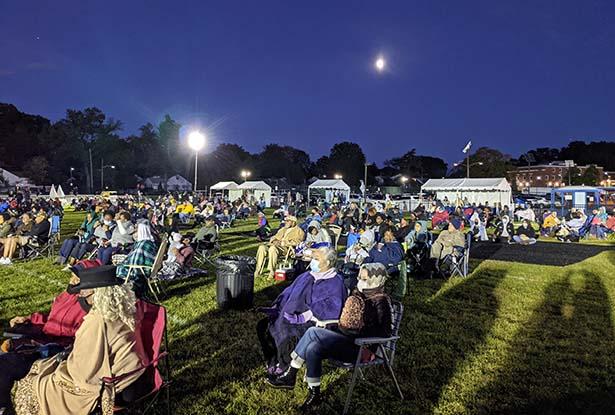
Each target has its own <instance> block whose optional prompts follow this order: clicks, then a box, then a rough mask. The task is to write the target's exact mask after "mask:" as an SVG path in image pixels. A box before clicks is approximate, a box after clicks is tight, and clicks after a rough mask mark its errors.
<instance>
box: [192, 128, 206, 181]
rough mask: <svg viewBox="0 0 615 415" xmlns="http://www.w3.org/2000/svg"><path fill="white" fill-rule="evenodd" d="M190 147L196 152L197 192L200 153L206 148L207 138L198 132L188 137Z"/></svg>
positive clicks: (193, 132)
mask: <svg viewBox="0 0 615 415" xmlns="http://www.w3.org/2000/svg"><path fill="white" fill-rule="evenodd" d="M188 147H190V148H191V149H193V150H194V191H195V192H196V184H197V169H198V164H199V151H201V149H202V148H203V147H205V136H204V135H203V134H202V133H201V132H200V131H198V130H196V131H192V132H191V133H190V134H189V135H188Z"/></svg>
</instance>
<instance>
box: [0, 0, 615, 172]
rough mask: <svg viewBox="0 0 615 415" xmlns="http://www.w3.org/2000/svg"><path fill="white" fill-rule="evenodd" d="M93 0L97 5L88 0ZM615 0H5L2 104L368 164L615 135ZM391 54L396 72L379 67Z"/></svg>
mask: <svg viewBox="0 0 615 415" xmlns="http://www.w3.org/2000/svg"><path fill="white" fill-rule="evenodd" d="M86 3H87V4H86ZM614 18H615V2H613V1H603V2H597V1H579V0H575V1H565V0H554V1H509V2H503V1H484V2H472V1H458V0H457V1H428V2H424V1H423V2H415V1H409V0H406V1H399V2H384V1H370V2H367V1H366V2H360V1H347V2H342V1H309V2H307V1H301V2H300V1H288V0H286V1H276V2H273V1H265V0H264V1H245V2H239V1H218V2H207V1H203V0H192V1H176V2H169V1H164V2H163V1H152V0H148V1H133V0H130V1H128V0H124V1H115V0H113V1H111V0H105V1H96V2H85V1H83V0H62V1H29V0H23V1H10V0H5V1H3V2H2V10H1V12H0V102H9V103H13V104H15V105H17V106H18V107H19V108H20V109H21V110H23V111H26V112H29V113H35V114H41V115H44V116H46V117H49V118H51V119H52V120H57V119H58V118H60V117H62V116H63V114H64V111H65V110H66V108H83V107H86V106H97V107H99V108H101V109H102V110H103V111H105V113H107V114H108V115H109V116H111V117H114V118H117V119H120V120H122V121H123V122H124V134H125V135H127V134H131V133H134V132H136V130H137V128H138V127H139V126H140V125H142V124H144V123H146V122H148V121H149V122H152V123H157V122H159V121H160V119H161V118H162V116H163V115H164V114H165V113H169V114H171V115H172V116H173V117H174V118H176V119H178V120H179V121H181V122H183V123H186V124H188V123H202V124H204V125H206V126H208V132H209V135H210V138H211V143H210V144H209V146H210V149H211V148H212V147H213V146H215V144H216V143H217V142H235V143H238V144H240V145H242V146H244V147H245V148H247V149H248V150H250V151H257V150H259V149H260V148H261V147H262V146H263V145H264V144H266V143H269V142H278V143H285V144H289V145H293V146H297V147H300V148H303V149H305V150H307V151H309V152H310V153H311V155H312V157H313V158H314V159H315V158H316V157H318V156H320V155H322V154H325V153H327V152H328V150H329V148H330V146H331V145H332V144H333V143H335V142H338V141H341V140H351V141H356V142H358V143H360V144H361V146H362V147H363V149H364V151H365V152H366V154H367V156H368V159H369V160H370V161H376V162H382V161H383V160H385V159H387V158H390V157H393V156H396V155H400V154H402V153H403V152H405V151H407V150H409V149H411V148H417V150H418V152H419V153H421V154H431V155H436V156H440V157H443V158H445V159H446V160H447V161H451V162H452V161H456V160H458V159H460V158H461V157H462V154H461V149H462V148H463V146H464V145H465V143H466V141H467V139H468V138H470V137H471V138H472V140H473V142H474V143H475V146H483V145H487V146H492V147H497V148H499V149H501V150H503V151H505V152H507V153H509V154H511V155H514V156H516V155H518V154H519V153H520V152H522V151H524V150H527V149H530V148H535V147H537V146H557V147H559V146H563V145H565V144H566V143H567V142H568V141H569V140H570V139H573V138H579V139H607V140H612V139H613V138H614V137H615V99H614V98H615V94H614V92H615V24H613V22H614ZM378 54H382V55H383V56H384V57H385V58H386V59H387V62H388V65H389V66H388V68H387V71H386V72H385V73H383V74H378V73H376V71H375V70H374V68H373V62H374V59H375V58H376V56H377V55H378Z"/></svg>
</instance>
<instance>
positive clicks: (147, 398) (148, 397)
mask: <svg viewBox="0 0 615 415" xmlns="http://www.w3.org/2000/svg"><path fill="white" fill-rule="evenodd" d="M137 321H138V322H139V326H138V328H139V334H140V341H141V343H142V346H143V350H144V352H145V355H146V358H147V362H148V363H147V364H145V365H144V366H143V367H141V368H140V369H137V370H135V371H131V372H128V373H123V374H121V375H117V376H113V377H105V378H103V379H101V381H102V386H103V389H104V388H107V387H110V388H113V387H115V385H117V383H118V382H120V381H122V380H123V379H125V378H127V377H130V376H132V375H134V374H135V373H136V372H138V371H141V370H143V369H145V371H144V372H143V374H142V375H141V376H139V378H137V380H135V381H134V382H133V383H131V384H130V385H129V386H128V387H126V389H124V390H123V391H122V392H120V393H118V394H116V396H115V407H114V409H113V411H114V412H115V413H120V412H131V411H132V410H135V409H137V408H141V407H142V406H143V405H145V409H143V410H141V411H139V413H142V414H145V413H147V412H148V411H149V410H150V409H152V408H153V406H154V404H155V403H156V402H157V401H158V398H159V396H160V394H161V393H162V392H163V391H164V392H165V396H166V399H165V400H166V409H167V414H170V413H171V408H170V383H171V378H170V362H169V358H168V341H167V312H166V309H165V308H164V307H163V306H160V305H156V304H152V303H148V302H146V301H141V300H140V301H138V302H137ZM137 341H139V340H137ZM163 342H164V348H163ZM161 363H163V364H162V365H161ZM161 370H162V371H163V372H164V378H163V376H162V375H161V373H160V372H161ZM101 398H102V394H101Z"/></svg>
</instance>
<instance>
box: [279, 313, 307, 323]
mask: <svg viewBox="0 0 615 415" xmlns="http://www.w3.org/2000/svg"><path fill="white" fill-rule="evenodd" d="M284 318H285V319H286V321H288V322H289V323H290V324H303V323H305V317H304V316H303V314H290V313H286V312H285V313H284Z"/></svg>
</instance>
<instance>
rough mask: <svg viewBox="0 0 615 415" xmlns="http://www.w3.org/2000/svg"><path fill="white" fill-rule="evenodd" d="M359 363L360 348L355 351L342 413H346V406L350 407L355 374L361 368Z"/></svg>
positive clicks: (355, 378)
mask: <svg viewBox="0 0 615 415" xmlns="http://www.w3.org/2000/svg"><path fill="white" fill-rule="evenodd" d="M359 363H361V349H359V352H358V353H357V360H356V362H355V364H354V370H353V371H352V379H351V380H350V387H349V388H348V394H347V395H346V403H345V404H344V412H342V415H346V414H347V413H348V408H349V407H350V399H351V398H352V391H353V389H354V385H355V383H357V376H358V375H359V372H360V371H361V369H360V368H359Z"/></svg>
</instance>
